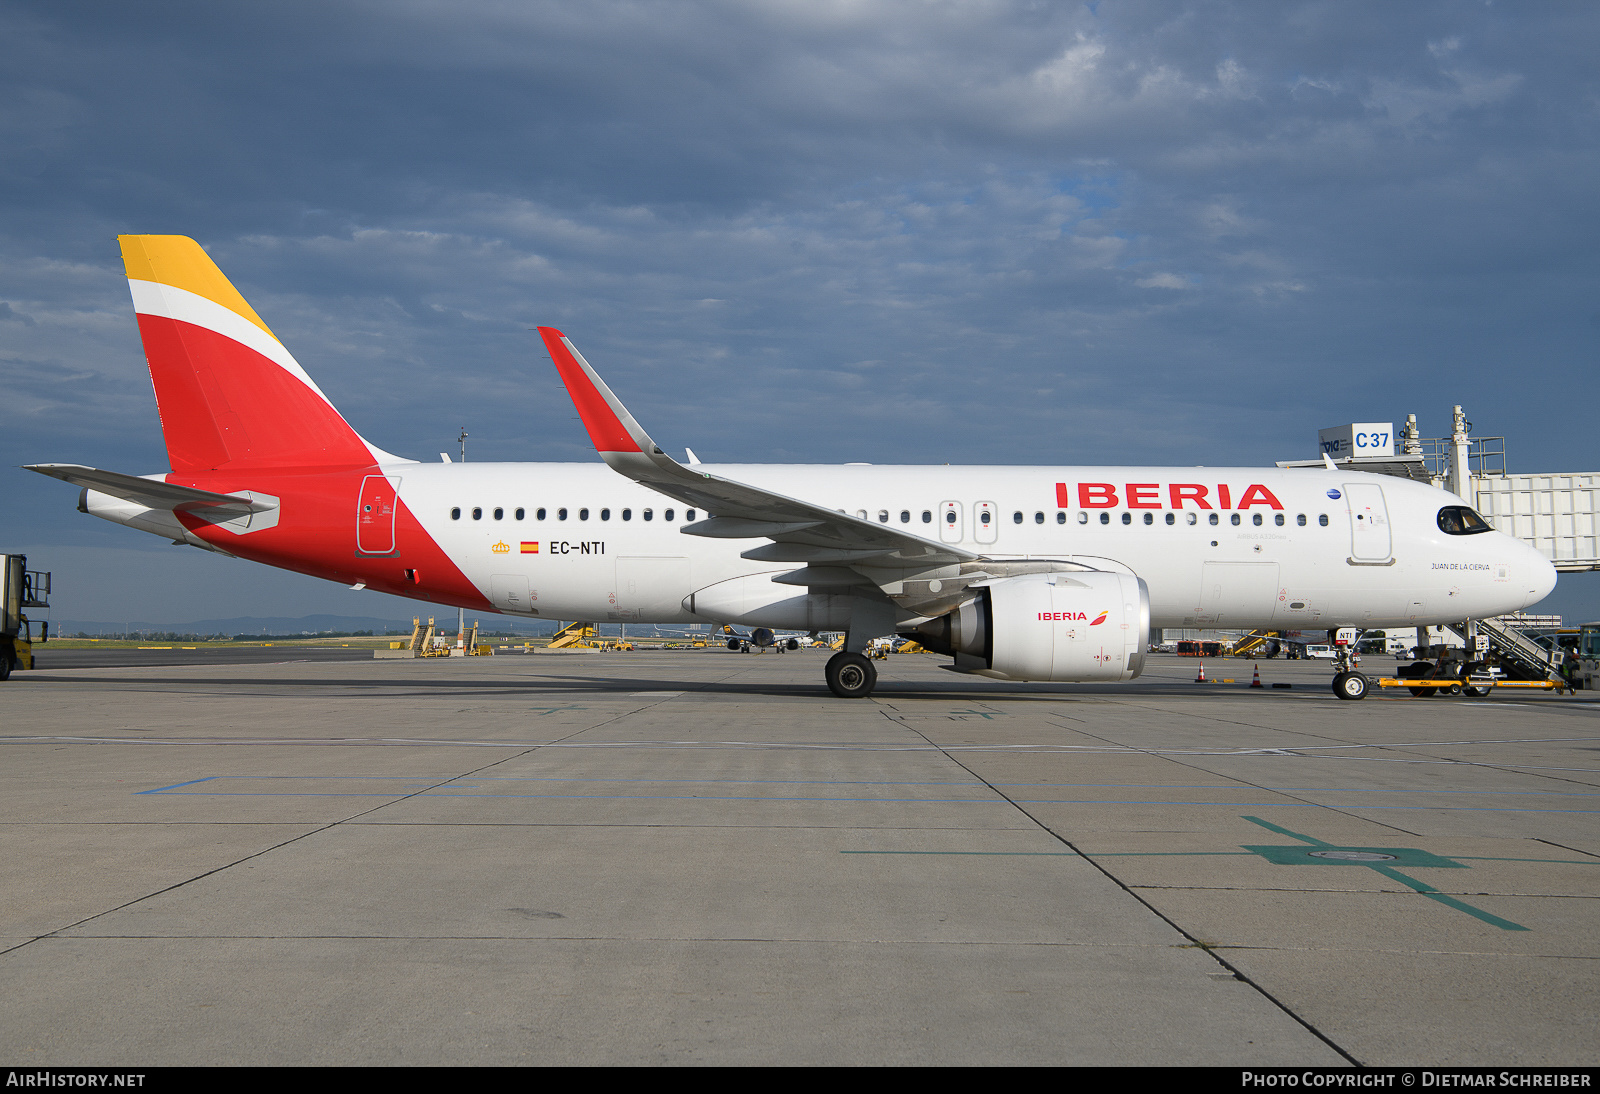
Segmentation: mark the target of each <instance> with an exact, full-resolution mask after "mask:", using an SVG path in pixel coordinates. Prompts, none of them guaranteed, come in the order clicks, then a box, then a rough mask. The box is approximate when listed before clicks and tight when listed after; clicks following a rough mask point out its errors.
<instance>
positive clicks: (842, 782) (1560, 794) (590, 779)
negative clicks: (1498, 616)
mask: <svg viewBox="0 0 1600 1094" xmlns="http://www.w3.org/2000/svg"><path fill="white" fill-rule="evenodd" d="M439 777H440V776H432V775H429V776H418V775H208V776H206V778H204V779H195V780H192V782H206V781H208V780H211V779H258V780H263V781H265V780H300V781H307V782H309V781H313V780H317V781H333V780H339V781H344V782H409V783H417V782H428V781H430V780H432V779H435V778H439ZM473 778H474V782H479V783H489V782H547V783H619V784H632V783H649V784H653V785H658V786H681V785H699V784H708V785H714V786H970V785H972V780H970V779H650V778H643V779H632V778H629V779H624V778H600V777H595V776H573V775H477V776H474V777H473ZM191 784H192V783H187V782H185V783H174V784H173V786H172V787H160V788H159V789H157V790H141V791H138V793H141V794H158V793H160V792H161V791H163V790H171V789H173V787H177V786H189V785H191ZM997 785H1000V786H1005V787H1012V788H1015V787H1040V786H1042V787H1059V788H1061V789H1107V790H1146V789H1149V790H1216V791H1235V792H1237V791H1244V790H1250V789H1257V788H1254V787H1235V786H1219V785H1216V784H1212V783H1194V784H1187V783H1178V784H1172V783H1015V782H1002V783H998V784H997ZM1259 789H1262V790H1266V791H1269V792H1271V793H1275V794H1401V795H1412V796H1419V797H1421V796H1427V795H1433V794H1470V795H1473V796H1475V797H1486V798H1500V797H1554V798H1596V797H1600V793H1596V792H1584V791H1569V790H1425V789H1418V790H1376V789H1368V788H1365V787H1359V786H1266V787H1260V788H1259ZM1028 800H1030V801H1035V802H1051V801H1060V802H1062V803H1064V804H1073V803H1076V802H1078V801H1079V799H1071V798H1062V799H1051V798H1036V799H1028ZM1083 800H1085V801H1087V800H1090V799H1083ZM1119 802H1120V800H1119ZM1149 804H1176V805H1187V804H1205V803H1190V802H1173V803H1155V802H1152V803H1149ZM1361 808H1368V809H1413V808H1415V809H1431V808H1435V807H1434V806H1380V805H1373V806H1362V807H1361ZM1437 808H1451V807H1448V806H1439V807H1437ZM1466 808H1470V807H1466Z"/></svg>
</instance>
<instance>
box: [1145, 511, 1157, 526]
mask: <svg viewBox="0 0 1600 1094" xmlns="http://www.w3.org/2000/svg"><path fill="white" fill-rule="evenodd" d="M1144 522H1145V524H1146V525H1151V524H1154V523H1155V522H1156V515H1155V514H1154V513H1146V514H1145V515H1144Z"/></svg>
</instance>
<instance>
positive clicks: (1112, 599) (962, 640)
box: [900, 571, 1150, 683]
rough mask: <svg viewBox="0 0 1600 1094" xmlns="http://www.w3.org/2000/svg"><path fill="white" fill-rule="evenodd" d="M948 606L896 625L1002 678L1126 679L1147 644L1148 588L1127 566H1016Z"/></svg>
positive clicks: (962, 667) (962, 664)
mask: <svg viewBox="0 0 1600 1094" xmlns="http://www.w3.org/2000/svg"><path fill="white" fill-rule="evenodd" d="M974 589H975V591H976V594H977V595H976V596H974V597H973V598H972V599H971V600H968V601H966V602H964V603H963V604H962V605H961V606H960V607H958V608H956V609H955V610H954V611H952V612H950V613H948V614H946V615H942V616H939V617H937V618H934V619H930V620H927V621H926V622H923V623H921V624H919V625H918V626H916V627H915V628H914V629H911V630H906V629H904V628H902V629H901V631H900V633H901V634H903V635H905V636H906V637H908V638H914V639H916V641H918V642H920V643H921V644H922V645H923V646H924V647H926V648H928V649H930V650H933V651H935V652H937V653H947V654H951V655H953V656H954V657H955V659H956V663H955V668H956V669H957V670H958V671H961V672H972V673H977V674H979V675H982V676H993V677H996V678H998V679H1003V680H1051V681H1056V682H1061V683H1067V682H1079V681H1100V680H1107V681H1109V680H1131V679H1133V678H1134V677H1135V676H1138V675H1139V674H1140V673H1141V672H1143V671H1144V656H1145V651H1146V650H1147V649H1148V648H1149V644H1150V590H1149V589H1148V588H1146V586H1145V583H1144V581H1143V580H1141V579H1140V578H1137V577H1133V576H1131V575H1128V574H1113V573H1105V572H1102V571H1087V572H1076V573H1070V574H1068V573H1046V574H1023V575H1021V576H1018V577H1010V578H1004V579H1002V580H999V581H993V582H990V583H988V584H986V585H981V586H975V587H974Z"/></svg>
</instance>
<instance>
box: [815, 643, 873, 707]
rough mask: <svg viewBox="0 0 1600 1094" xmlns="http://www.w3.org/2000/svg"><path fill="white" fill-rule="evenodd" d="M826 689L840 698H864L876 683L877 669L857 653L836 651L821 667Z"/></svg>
mask: <svg viewBox="0 0 1600 1094" xmlns="http://www.w3.org/2000/svg"><path fill="white" fill-rule="evenodd" d="M823 672H824V674H826V676H827V678H828V690H830V691H832V692H833V693H834V694H835V695H837V696H838V697H839V698H841V699H865V698H866V697H867V696H869V695H871V694H872V689H873V688H874V687H876V686H877V684H878V670H877V668H875V667H874V666H873V664H872V662H871V661H868V660H867V659H866V658H865V657H863V656H862V655H861V654H859V653H836V654H834V655H833V656H832V657H830V658H828V664H827V667H826V668H824V669H823Z"/></svg>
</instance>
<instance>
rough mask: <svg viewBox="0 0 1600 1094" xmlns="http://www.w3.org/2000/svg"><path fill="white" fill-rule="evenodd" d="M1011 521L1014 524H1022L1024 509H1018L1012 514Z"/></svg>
mask: <svg viewBox="0 0 1600 1094" xmlns="http://www.w3.org/2000/svg"><path fill="white" fill-rule="evenodd" d="M1011 523H1012V524H1021V523H1022V510H1021V509H1018V510H1017V511H1016V512H1015V513H1012V514H1011Z"/></svg>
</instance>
